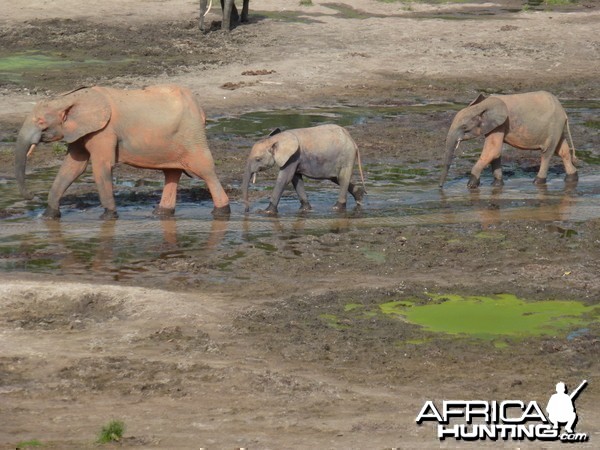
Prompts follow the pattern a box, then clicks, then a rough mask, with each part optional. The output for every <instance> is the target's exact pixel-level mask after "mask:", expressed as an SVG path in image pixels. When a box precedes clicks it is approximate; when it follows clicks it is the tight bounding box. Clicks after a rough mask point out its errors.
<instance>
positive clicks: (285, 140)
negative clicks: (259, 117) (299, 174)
mask: <svg viewBox="0 0 600 450" xmlns="http://www.w3.org/2000/svg"><path fill="white" fill-rule="evenodd" d="M299 150H300V143H299V142H298V138H297V137H296V136H294V134H292V133H290V132H287V133H280V134H278V135H277V137H276V138H274V142H273V145H272V146H271V148H270V149H269V151H270V152H271V153H272V155H273V158H274V159H275V163H276V164H277V166H279V167H283V166H285V165H286V164H287V162H288V161H289V160H290V158H291V157H292V156H294V155H295V154H296V152H298V151H299Z"/></svg>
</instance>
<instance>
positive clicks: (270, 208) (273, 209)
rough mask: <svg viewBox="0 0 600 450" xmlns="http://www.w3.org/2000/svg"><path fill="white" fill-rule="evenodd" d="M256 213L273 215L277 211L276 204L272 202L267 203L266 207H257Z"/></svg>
mask: <svg viewBox="0 0 600 450" xmlns="http://www.w3.org/2000/svg"><path fill="white" fill-rule="evenodd" d="M258 213H259V214H264V215H266V216H275V215H277V213H278V211H277V206H275V205H274V204H273V203H269V206H267V208H266V209H259V210H258Z"/></svg>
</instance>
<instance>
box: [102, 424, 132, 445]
mask: <svg viewBox="0 0 600 450" xmlns="http://www.w3.org/2000/svg"><path fill="white" fill-rule="evenodd" d="M124 432H125V424H124V423H123V422H121V421H120V420H111V421H110V422H108V424H107V425H105V426H103V427H102V430H101V431H100V435H99V436H98V443H100V444H106V443H108V442H118V441H120V440H121V439H123V433H124Z"/></svg>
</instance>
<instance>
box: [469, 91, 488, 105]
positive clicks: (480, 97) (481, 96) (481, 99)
mask: <svg viewBox="0 0 600 450" xmlns="http://www.w3.org/2000/svg"><path fill="white" fill-rule="evenodd" d="M485 99H487V97H486V96H485V95H483V94H479V95H478V96H477V98H476V99H475V100H473V101H472V102H471V103H469V106H473V105H476V104H477V103H481V102H482V101H484V100H485Z"/></svg>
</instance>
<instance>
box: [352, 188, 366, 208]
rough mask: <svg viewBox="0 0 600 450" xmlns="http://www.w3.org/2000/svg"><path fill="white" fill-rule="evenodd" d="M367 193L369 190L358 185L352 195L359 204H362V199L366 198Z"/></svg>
mask: <svg viewBox="0 0 600 450" xmlns="http://www.w3.org/2000/svg"><path fill="white" fill-rule="evenodd" d="M366 193H367V191H365V189H364V188H362V187H358V188H356V189H354V192H353V193H352V196H353V197H354V200H356V204H357V205H362V201H363V199H364V198H365V194H366Z"/></svg>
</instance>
